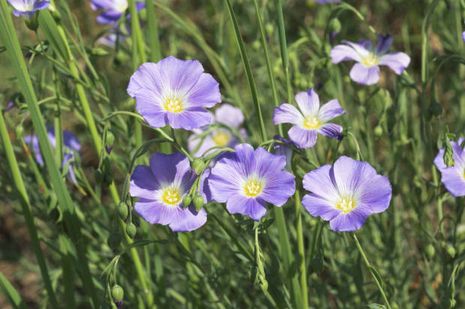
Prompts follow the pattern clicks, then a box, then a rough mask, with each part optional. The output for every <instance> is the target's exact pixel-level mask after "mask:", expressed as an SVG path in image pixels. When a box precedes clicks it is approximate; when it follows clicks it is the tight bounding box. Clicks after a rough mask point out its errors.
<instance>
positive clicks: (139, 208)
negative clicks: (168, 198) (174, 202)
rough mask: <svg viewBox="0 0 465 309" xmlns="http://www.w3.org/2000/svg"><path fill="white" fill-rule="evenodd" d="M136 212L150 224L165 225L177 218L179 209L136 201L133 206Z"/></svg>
mask: <svg viewBox="0 0 465 309" xmlns="http://www.w3.org/2000/svg"><path fill="white" fill-rule="evenodd" d="M134 208H135V210H136V212H137V213H138V214H139V215H140V216H141V217H142V218H144V219H145V221H147V222H149V223H151V224H162V225H167V224H170V223H171V222H173V221H174V220H175V219H176V218H177V217H178V216H179V214H178V212H179V211H180V209H181V208H179V207H169V206H165V205H162V204H160V203H158V202H155V201H146V200H143V201H138V202H136V204H135V206H134Z"/></svg>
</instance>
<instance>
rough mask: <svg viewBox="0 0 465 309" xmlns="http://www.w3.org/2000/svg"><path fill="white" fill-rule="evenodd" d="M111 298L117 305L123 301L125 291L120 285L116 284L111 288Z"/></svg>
mask: <svg viewBox="0 0 465 309" xmlns="http://www.w3.org/2000/svg"><path fill="white" fill-rule="evenodd" d="M111 298H113V301H114V302H115V303H119V302H120V301H122V300H123V298H124V290H123V288H122V287H120V286H119V285H117V284H115V285H114V286H113V287H112V288H111Z"/></svg>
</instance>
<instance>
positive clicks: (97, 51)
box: [90, 47, 109, 57]
mask: <svg viewBox="0 0 465 309" xmlns="http://www.w3.org/2000/svg"><path fill="white" fill-rule="evenodd" d="M90 53H91V54H92V56H96V57H104V56H108V54H109V52H108V51H107V50H106V49H104V48H100V47H95V48H92V49H91V51H90Z"/></svg>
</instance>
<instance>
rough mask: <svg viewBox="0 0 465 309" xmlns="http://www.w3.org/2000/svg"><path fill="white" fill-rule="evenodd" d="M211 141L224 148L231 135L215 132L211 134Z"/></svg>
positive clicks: (222, 131)
mask: <svg viewBox="0 0 465 309" xmlns="http://www.w3.org/2000/svg"><path fill="white" fill-rule="evenodd" d="M212 140H213V142H214V143H215V145H216V146H218V147H225V146H227V145H228V144H229V142H230V141H231V135H230V134H229V133H228V132H226V131H224V130H217V131H216V132H214V133H213V134H212Z"/></svg>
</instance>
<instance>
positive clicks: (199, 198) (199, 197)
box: [193, 193, 205, 211]
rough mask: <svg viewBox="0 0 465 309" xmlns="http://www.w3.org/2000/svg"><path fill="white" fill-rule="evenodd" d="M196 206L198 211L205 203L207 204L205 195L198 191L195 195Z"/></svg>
mask: <svg viewBox="0 0 465 309" xmlns="http://www.w3.org/2000/svg"><path fill="white" fill-rule="evenodd" d="M193 200H194V207H195V209H196V210H197V211H199V210H200V209H202V207H203V205H204V204H205V201H204V200H203V196H202V195H201V194H200V193H197V194H196V195H195V196H194V199H193Z"/></svg>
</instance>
